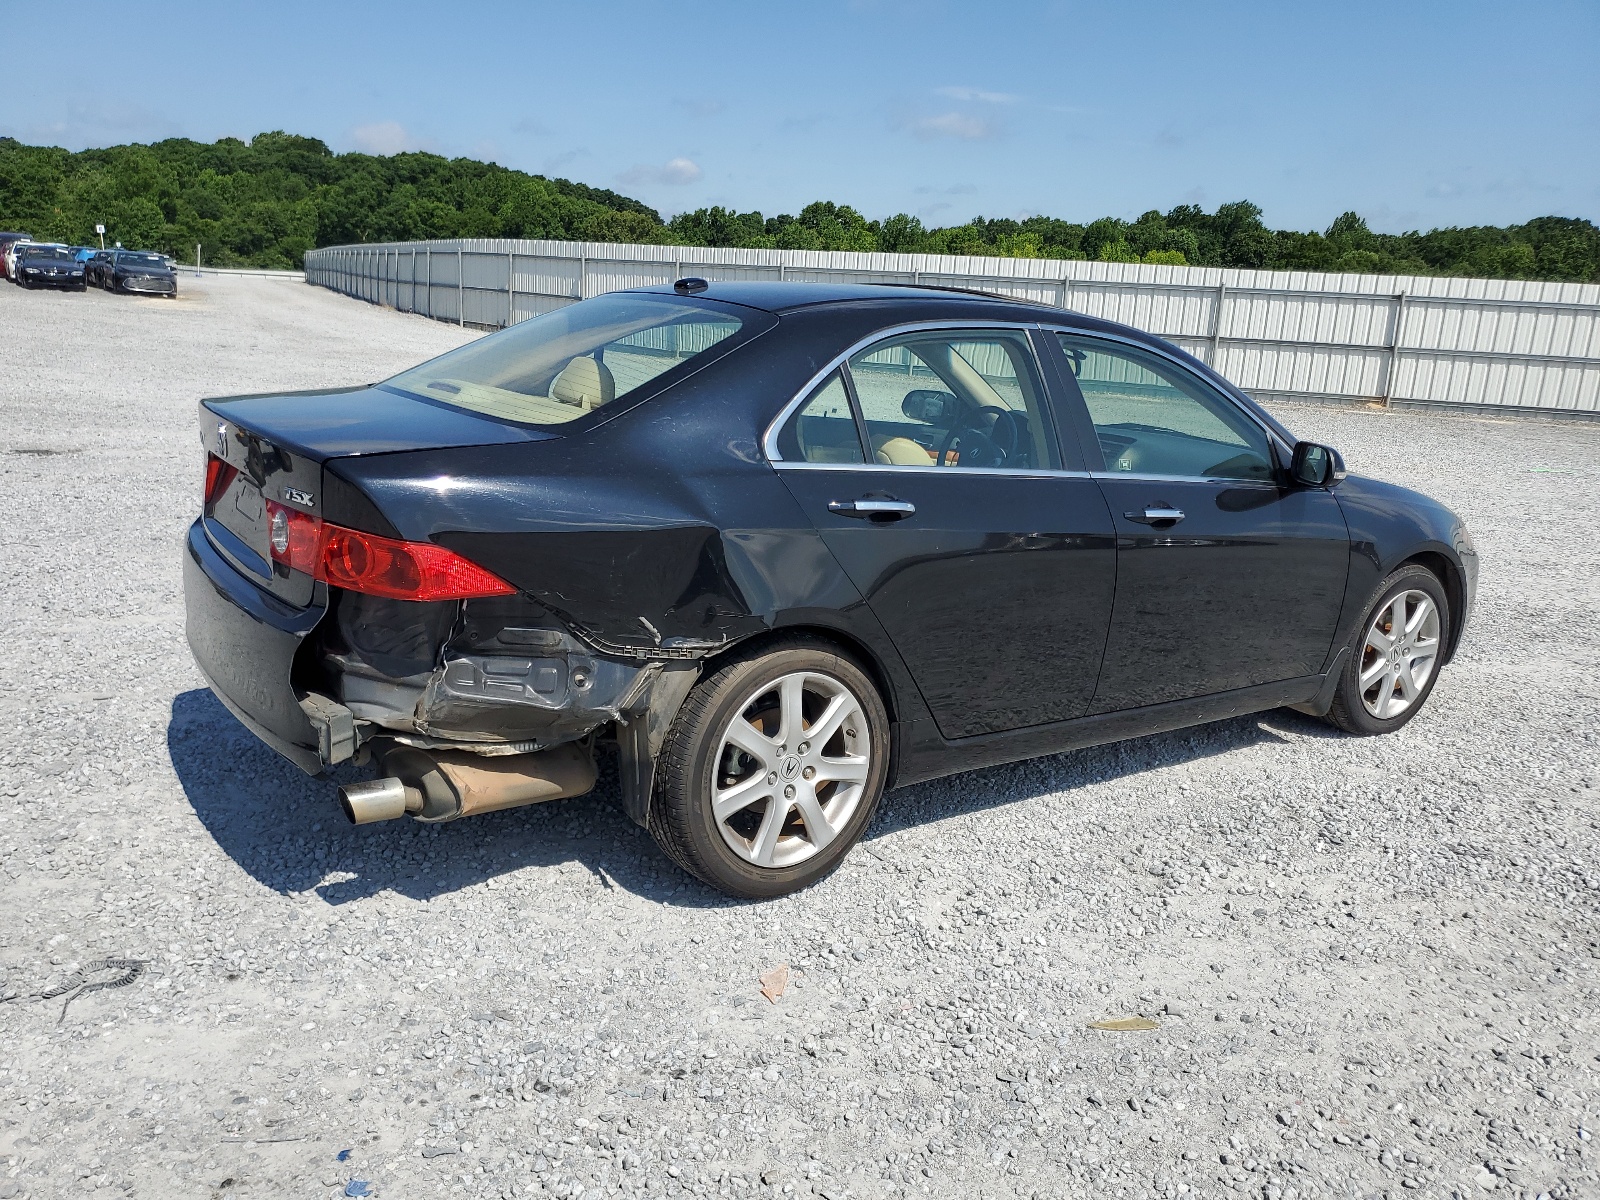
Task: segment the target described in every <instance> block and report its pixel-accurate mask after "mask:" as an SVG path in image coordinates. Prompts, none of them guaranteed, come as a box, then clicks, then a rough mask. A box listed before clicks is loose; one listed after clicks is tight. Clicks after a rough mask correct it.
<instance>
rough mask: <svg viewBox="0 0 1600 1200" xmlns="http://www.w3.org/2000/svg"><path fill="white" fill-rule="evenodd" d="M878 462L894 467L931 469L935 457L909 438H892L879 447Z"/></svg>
mask: <svg viewBox="0 0 1600 1200" xmlns="http://www.w3.org/2000/svg"><path fill="white" fill-rule="evenodd" d="M876 457H877V459H878V461H879V462H880V463H883V464H884V465H885V466H892V467H931V466H933V455H931V454H929V453H928V452H927V451H926V450H924V449H923V448H922V447H921V446H919V445H917V443H916V442H913V441H912V440H911V439H910V438H908V437H892V438H888V439H886V440H885V441H884V442H883V443H882V444H880V445H879V446H878V451H877V455H876Z"/></svg>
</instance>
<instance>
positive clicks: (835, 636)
mask: <svg viewBox="0 0 1600 1200" xmlns="http://www.w3.org/2000/svg"><path fill="white" fill-rule="evenodd" d="M797 638H805V639H810V640H813V641H821V642H832V643H833V644H834V645H836V646H838V647H839V648H840V649H841V650H844V651H845V652H846V653H847V654H848V655H849V656H850V657H851V658H852V659H854V660H855V661H856V662H857V663H858V664H859V665H860V667H861V669H862V670H863V671H865V672H866V673H867V676H868V677H869V678H870V679H871V680H872V684H873V686H874V687H876V688H877V689H878V695H879V696H881V697H883V706H884V708H885V709H887V710H888V713H889V723H890V724H891V725H893V724H894V723H895V722H896V721H897V720H899V716H898V714H899V712H900V708H901V706H900V703H899V697H898V696H897V695H896V693H895V688H894V682H893V680H892V679H891V678H890V676H889V672H888V671H887V670H886V669H885V666H884V663H883V661H882V659H880V658H879V656H878V655H877V654H876V653H875V652H874V651H873V649H872V647H871V646H869V645H868V644H867V643H866V642H865V641H863V640H862V639H861V638H859V637H856V636H855V635H854V634H851V633H848V632H846V631H845V630H842V629H839V628H837V627H836V626H832V625H821V624H812V623H805V622H802V623H797V624H794V625H778V626H774V627H773V628H771V629H767V630H763V631H762V632H760V633H756V634H752V635H751V636H749V637H747V638H743V639H741V640H740V641H739V642H738V643H736V644H735V645H733V646H730V647H729V648H728V649H727V650H724V651H722V652H721V653H719V654H717V655H715V656H714V657H712V658H709V659H707V660H706V662H705V666H704V669H703V670H702V672H701V673H702V675H709V674H710V673H712V672H713V671H715V670H717V668H718V667H720V666H722V665H723V664H724V663H726V662H728V661H729V660H730V659H734V658H749V657H751V656H752V655H756V654H760V653H762V652H763V651H764V650H765V649H766V648H767V647H768V646H774V645H778V644H780V643H783V642H790V641H794V640H796V639H797Z"/></svg>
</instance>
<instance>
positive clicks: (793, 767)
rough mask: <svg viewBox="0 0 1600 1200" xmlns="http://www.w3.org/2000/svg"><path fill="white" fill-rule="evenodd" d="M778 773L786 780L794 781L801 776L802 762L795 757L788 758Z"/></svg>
mask: <svg viewBox="0 0 1600 1200" xmlns="http://www.w3.org/2000/svg"><path fill="white" fill-rule="evenodd" d="M778 771H779V773H780V774H781V775H782V776H783V777H784V778H785V779H793V778H794V777H795V776H796V775H798V774H800V760H799V759H798V758H794V757H790V758H786V759H784V760H783V765H782V766H781V767H779V768H778Z"/></svg>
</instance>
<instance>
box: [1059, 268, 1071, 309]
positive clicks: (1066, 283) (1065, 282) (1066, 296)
mask: <svg viewBox="0 0 1600 1200" xmlns="http://www.w3.org/2000/svg"><path fill="white" fill-rule="evenodd" d="M1071 301H1072V280H1071V279H1069V278H1067V276H1066V275H1062V276H1061V307H1062V308H1071V307H1072V304H1071Z"/></svg>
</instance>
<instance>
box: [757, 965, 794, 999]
mask: <svg viewBox="0 0 1600 1200" xmlns="http://www.w3.org/2000/svg"><path fill="white" fill-rule="evenodd" d="M759 978H760V982H761V994H762V995H763V996H765V997H766V998H767V999H768V1000H770V1001H772V1003H774V1004H776V1003H777V1002H778V997H779V996H782V995H783V992H784V989H785V988H787V987H788V986H789V964H788V963H779V964H778V965H777V966H775V967H773V968H772V970H770V971H768V972H766V973H765V974H763V975H761V976H760V977H759Z"/></svg>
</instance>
